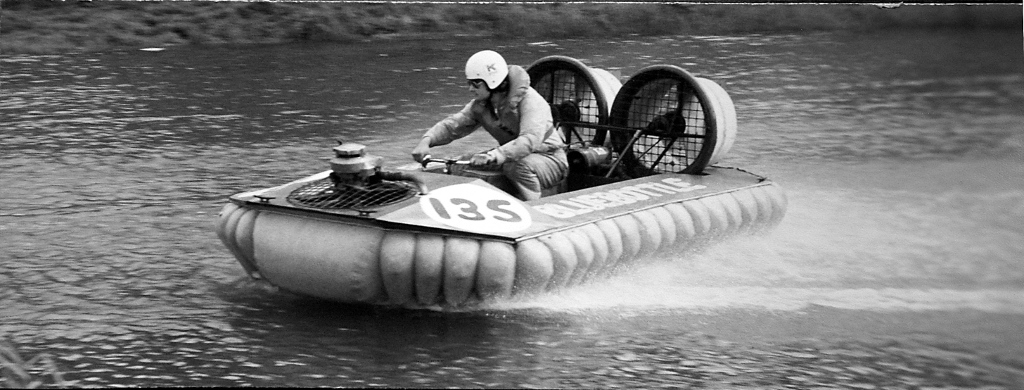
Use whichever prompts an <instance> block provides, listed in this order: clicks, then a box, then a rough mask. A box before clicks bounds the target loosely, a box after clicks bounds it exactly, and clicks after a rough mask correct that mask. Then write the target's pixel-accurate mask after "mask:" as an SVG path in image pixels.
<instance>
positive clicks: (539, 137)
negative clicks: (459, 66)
mask: <svg viewBox="0 0 1024 390" xmlns="http://www.w3.org/2000/svg"><path fill="white" fill-rule="evenodd" d="M466 79H467V81H468V82H469V91H470V92H472V93H473V95H474V98H473V101H471V102H469V104H466V106H465V107H463V108H462V110H461V111H459V112H457V113H455V114H452V115H450V116H448V117H447V118H445V119H443V120H441V121H440V122H438V123H437V124H435V125H434V126H433V127H431V128H430V130H427V132H426V133H425V134H424V135H423V138H422V139H421V140H420V143H419V144H418V145H416V148H414V149H413V151H412V157H413V158H414V159H415V160H416V161H417V162H421V161H422V160H423V158H424V157H425V156H427V155H429V154H430V147H432V146H440V145H446V144H448V143H449V142H451V141H454V140H456V139H459V138H462V137H465V136H466V135H469V134H470V133H472V132H473V131H475V130H476V129H477V128H480V127H483V128H484V129H485V130H487V132H488V133H490V134H491V136H492V137H494V139H495V140H497V141H498V144H499V146H498V147H496V148H494V149H491V150H489V151H487V152H486V153H479V154H476V155H473V157H472V158H471V159H470V165H472V166H477V167H494V166H500V168H501V170H502V173H503V174H504V175H505V176H506V177H507V178H508V179H509V181H511V182H512V184H513V185H514V187H515V188H516V190H517V191H518V192H519V194H514V195H516V196H517V197H518V198H519V199H522V200H533V199H538V198H540V195H541V190H543V189H546V188H550V187H553V186H555V185H557V184H558V183H559V182H561V181H562V179H564V178H565V177H566V174H567V173H568V171H569V163H568V161H567V160H566V157H565V150H564V146H565V143H564V142H563V141H562V136H561V133H559V132H558V131H555V128H554V125H553V121H552V119H551V108H550V107H549V106H548V103H547V101H546V100H544V98H543V97H541V96H540V94H538V93H537V91H535V90H534V89H533V88H532V87H530V75H529V74H527V73H526V70H525V69H523V68H522V67H520V66H517V65H508V64H506V63H505V59H504V58H502V57H501V55H500V54H498V53H496V52H494V51H491V50H484V51H481V52H478V53H476V54H474V55H473V56H472V57H470V58H469V60H468V61H466Z"/></svg>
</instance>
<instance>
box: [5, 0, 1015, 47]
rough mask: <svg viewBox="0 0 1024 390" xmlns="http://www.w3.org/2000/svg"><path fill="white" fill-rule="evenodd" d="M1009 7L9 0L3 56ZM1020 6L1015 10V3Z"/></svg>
mask: <svg viewBox="0 0 1024 390" xmlns="http://www.w3.org/2000/svg"><path fill="white" fill-rule="evenodd" d="M1009 5H1010V6H1013V7H1012V8H1006V7H1001V6H999V5H955V6H953V5H944V6H935V5H913V6H912V5H905V6H899V7H895V8H885V7H881V6H876V5H873V4H834V5H814V4H787V5H769V4H760V5H750V4H715V5H704V4H686V3H674V4H665V3H660V4H656V3H643V4H637V3H632V4H630V3H592V4H588V3H582V4H581V3H567V4H559V3H536V4H531V3H497V4H444V3H436V4H429V3H420V4H379V3H376V4H375V3H331V2H310V3H278V2H252V3H250V2H215V1H214V2H188V1H186V2H130V1H103V2H100V1H95V2H93V1H78V2H51V1H46V0H2V1H0V12H2V16H3V18H2V19H3V20H2V23H0V35H2V37H3V39H2V40H0V54H59V53H66V52H81V51H86V52H94V51H107V50H118V49H132V48H143V47H167V46H179V45H217V44H288V43H302V42H340V43H348V42H352V43H355V42H366V41H370V42H372V41H375V40H394V39H452V40H460V39H481V38H484V39H486V38H491V39H555V38H559V39H561V38H583V37H593V38H602V37H621V36H624V35H639V36H667V35H681V34H697V35H729V34H756V33H769V34H770V33H794V32H795V33H808V32H821V31H852V32H861V31H880V30H888V29H949V28H957V29H1008V28H1016V29H1017V30H1020V29H1021V25H1022V21H1021V16H1022V15H1021V14H1020V12H1019V7H1018V6H1015V5H1013V4H1009ZM1007 10H1012V12H1006V11H1007Z"/></svg>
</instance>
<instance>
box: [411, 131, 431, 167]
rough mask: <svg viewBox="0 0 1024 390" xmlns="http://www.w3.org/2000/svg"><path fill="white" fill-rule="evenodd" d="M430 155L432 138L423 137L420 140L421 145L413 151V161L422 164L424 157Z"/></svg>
mask: <svg viewBox="0 0 1024 390" xmlns="http://www.w3.org/2000/svg"><path fill="white" fill-rule="evenodd" d="M429 155H430V138H427V137H423V138H422V139H420V143H419V144H417V145H416V148H414V149H413V150H412V159H413V160H416V162H422V161H423V158H424V157H427V156H429Z"/></svg>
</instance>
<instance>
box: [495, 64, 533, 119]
mask: <svg viewBox="0 0 1024 390" xmlns="http://www.w3.org/2000/svg"><path fill="white" fill-rule="evenodd" d="M529 90H530V74H529V73H526V69H523V67H521V66H519V65H509V66H508V95H507V96H505V98H504V99H501V103H500V104H501V105H502V106H504V107H507V108H508V109H509V110H511V111H512V112H513V113H518V112H519V102H522V101H523V99H525V98H526V92H527V91H529ZM496 108H497V107H496Z"/></svg>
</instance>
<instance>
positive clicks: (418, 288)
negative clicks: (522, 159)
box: [217, 168, 787, 308]
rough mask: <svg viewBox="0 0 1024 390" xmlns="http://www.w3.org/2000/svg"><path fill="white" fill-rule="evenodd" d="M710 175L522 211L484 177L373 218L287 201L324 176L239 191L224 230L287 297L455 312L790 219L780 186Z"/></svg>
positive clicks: (601, 190) (445, 178) (667, 178)
mask: <svg viewBox="0 0 1024 390" xmlns="http://www.w3.org/2000/svg"><path fill="white" fill-rule="evenodd" d="M707 173H708V174H707V175H685V174H658V175H653V176H648V177H643V178H639V179H632V180H626V181H621V182H615V183H609V184H606V185H599V186H595V187H592V188H588V189H586V190H580V191H572V192H567V193H563V194H559V195H554V196H549V197H544V198H541V199H539V200H535V201H530V202H519V201H518V200H515V199H514V198H511V197H510V196H507V195H503V192H502V191H500V190H497V189H496V188H495V187H493V186H492V185H490V184H489V183H487V182H485V181H482V180H479V179H471V178H465V177H457V176H451V175H442V174H436V173H425V172H420V173H418V175H420V176H421V177H422V178H423V180H424V181H425V182H426V183H427V185H428V186H432V187H436V188H435V189H433V190H431V191H430V192H428V193H427V194H421V195H417V196H415V197H412V198H409V199H406V200H404V201H402V202H398V203H396V204H394V205H391V206H389V207H386V208H383V209H381V210H379V211H377V212H375V213H372V214H367V213H362V214H360V213H354V212H348V213H328V212H323V211H318V210H313V209H309V208H302V207H295V205H294V204H290V203H289V202H288V201H287V200H286V199H284V196H282V195H283V194H286V193H289V192H292V191H295V189H296V188H298V187H300V186H302V185H305V184H306V183H310V182H312V181H314V180H317V179H318V178H322V177H324V176H325V175H326V174H327V172H325V173H322V174H319V175H314V176H311V177H309V178H306V179H303V180H299V181H296V182H294V183H290V184H288V185H284V186H280V187H275V188H271V189H267V190H262V191H255V192H249V193H243V194H238V195H235V196H233V197H232V198H231V203H229V204H227V205H226V206H224V208H223V210H222V211H221V213H220V216H219V223H218V228H217V231H218V235H219V236H220V238H221V240H222V241H223V242H224V244H225V245H226V246H227V247H228V248H229V249H230V251H231V252H232V253H233V254H234V255H235V257H236V259H237V260H238V261H239V263H241V264H242V266H243V267H244V268H245V269H246V270H247V271H248V272H249V273H250V275H252V276H253V277H256V278H262V279H265V280H266V281H268V282H270V283H271V284H273V285H276V286H278V287H280V288H282V289H284V290H287V291H291V292H295V293H299V294H304V295H309V296H314V297H319V298H324V299H329V300H334V301H339V302H345V303H364V304H382V305H397V306H406V307H425V306H442V307H456V308H457V307H465V306H472V305H476V304H478V303H480V302H487V301H494V300H501V299H508V298H510V297H516V296H523V295H530V294H537V293H542V292H546V291H552V290H557V289H560V288H564V287H568V286H573V285H577V284H580V283H584V282H587V281H591V280H595V279H600V278H604V277H607V276H608V275H610V274H612V273H614V272H616V271H618V270H621V269H623V268H626V267H629V266H632V265H635V264H637V263H638V262H640V261H643V260H646V259H651V258H655V257H657V256H659V255H666V254H671V253H677V252H678V251H681V250H686V249H689V248H695V247H699V246H701V245H703V244H704V243H707V242H711V241H714V240H718V239H721V238H722V237H723V236H727V235H731V234H735V233H747V232H755V231H758V230H761V229H764V228H768V227H771V226H773V225H775V224H777V223H778V222H779V221H780V220H781V219H782V217H783V215H784V213H785V209H786V203H787V202H786V198H785V195H784V194H783V192H782V191H781V190H780V188H779V187H778V186H777V185H776V184H774V183H773V182H771V181H769V180H767V179H765V178H763V177H760V176H757V175H753V174H750V173H747V172H743V171H740V170H735V169H728V168H708V169H707ZM446 189H447V190H448V191H446Z"/></svg>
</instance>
